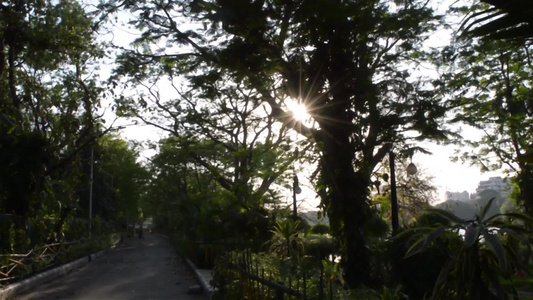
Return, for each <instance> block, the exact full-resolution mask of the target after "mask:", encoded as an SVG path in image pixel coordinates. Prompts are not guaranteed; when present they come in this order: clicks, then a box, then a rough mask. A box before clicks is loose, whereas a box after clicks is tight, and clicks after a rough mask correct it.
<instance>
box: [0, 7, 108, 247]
mask: <svg viewBox="0 0 533 300" xmlns="http://www.w3.org/2000/svg"><path fill="white" fill-rule="evenodd" d="M93 29H94V28H93V20H92V18H90V17H88V16H87V14H86V13H85V11H84V10H83V8H82V7H81V6H80V5H79V4H78V3H77V2H76V1H71V0H62V1H18V0H17V1H4V2H2V4H0V149H1V151H0V153H1V154H0V163H2V168H1V171H0V212H1V213H5V214H9V215H12V216H13V219H17V221H15V224H16V226H17V228H22V227H28V226H31V225H28V224H34V227H35V231H34V232H36V233H35V235H37V227H41V228H42V231H43V232H42V234H41V233H39V234H41V236H42V239H40V240H39V241H38V242H41V241H46V240H50V239H52V240H53V239H55V238H56V237H57V238H60V233H61V231H62V227H63V224H64V222H65V220H66V218H67V217H68V216H70V215H71V213H72V211H73V208H74V206H75V203H76V201H77V198H76V196H75V190H76V188H77V187H79V184H81V183H80V180H81V179H80V178H81V177H82V175H81V174H80V169H79V168H78V167H79V164H78V163H79V162H80V161H79V160H80V157H81V152H82V150H83V149H86V148H87V146H88V145H90V144H92V143H94V141H95V139H96V138H95V136H96V134H95V133H96V132H97V127H98V125H97V123H98V117H97V116H95V111H96V107H95V106H96V105H97V104H98V101H99V95H100V92H101V89H100V88H99V87H98V84H97V81H96V80H97V79H96V78H95V77H94V76H93V75H92V74H90V72H91V71H94V69H95V68H94V66H93V63H94V61H95V60H96V59H98V58H100V57H101V56H102V55H103V52H102V50H101V48H100V46H99V45H98V43H96V42H95V38H94V30H93ZM45 217H46V218H45ZM44 219H48V220H52V222H49V221H44ZM49 223H53V224H49ZM51 232H53V235H54V236H52V234H51ZM30 239H31V237H30ZM32 243H33V242H32Z"/></svg>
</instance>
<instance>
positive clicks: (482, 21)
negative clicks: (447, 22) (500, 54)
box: [464, 0, 533, 39]
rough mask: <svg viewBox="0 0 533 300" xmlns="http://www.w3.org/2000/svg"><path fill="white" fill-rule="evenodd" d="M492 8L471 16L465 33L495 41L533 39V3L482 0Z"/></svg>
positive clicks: (525, 0) (526, 1)
mask: <svg viewBox="0 0 533 300" xmlns="http://www.w3.org/2000/svg"><path fill="white" fill-rule="evenodd" d="M481 2H485V3H487V4H490V5H491V6H490V7H488V8H486V9H484V10H481V11H479V12H476V13H474V14H472V15H470V16H469V17H468V18H467V20H466V22H465V25H466V27H465V30H464V31H465V32H466V33H468V34H471V35H473V36H482V37H489V38H493V39H516V38H520V39H531V38H533V2H532V1H529V0H481Z"/></svg>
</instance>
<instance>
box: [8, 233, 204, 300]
mask: <svg viewBox="0 0 533 300" xmlns="http://www.w3.org/2000/svg"><path fill="white" fill-rule="evenodd" d="M192 285H196V282H195V280H194V277H193V276H192V274H191V272H190V271H189V270H188V269H187V267H186V266H185V265H184V264H183V263H182V261H181V260H180V259H178V258H177V257H176V255H175V252H174V251H173V249H172V246H171V245H170V242H169V241H168V239H167V238H166V237H165V236H162V235H158V234H145V237H144V239H138V238H137V239H130V240H126V241H125V242H124V243H122V244H121V245H120V246H119V247H117V248H115V249H113V250H110V251H109V252H108V253H107V254H105V255H104V256H102V257H100V258H98V259H96V260H94V261H93V262H91V263H90V264H89V265H87V266H85V267H83V268H81V269H78V270H74V271H72V272H71V273H70V274H68V275H67V276H66V277H63V278H59V279H56V280H54V281H52V282H50V283H48V284H45V285H43V286H41V287H39V288H38V289H35V290H33V291H30V292H27V293H25V294H23V295H20V296H17V297H16V298H15V299H21V300H23V299H24V300H25V299H54V300H55V299H73V300H74V299H176V300H204V299H205V297H204V296H203V295H201V294H200V295H190V294H187V291H188V288H189V287H190V286H192Z"/></svg>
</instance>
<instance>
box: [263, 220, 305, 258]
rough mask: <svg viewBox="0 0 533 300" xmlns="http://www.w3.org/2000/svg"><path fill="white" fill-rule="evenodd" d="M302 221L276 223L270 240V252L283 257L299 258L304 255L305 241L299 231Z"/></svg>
mask: <svg viewBox="0 0 533 300" xmlns="http://www.w3.org/2000/svg"><path fill="white" fill-rule="evenodd" d="M299 225H300V221H299V220H296V221H294V222H293V221H292V220H285V221H279V220H277V221H276V226H275V227H274V229H273V230H271V232H272V233H273V236H272V239H271V240H270V252H274V253H277V254H279V255H280V256H282V257H290V258H297V257H299V256H300V255H301V254H302V253H303V240H302V237H301V236H300V232H299V231H298V226H299Z"/></svg>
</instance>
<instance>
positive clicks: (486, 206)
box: [479, 198, 496, 220]
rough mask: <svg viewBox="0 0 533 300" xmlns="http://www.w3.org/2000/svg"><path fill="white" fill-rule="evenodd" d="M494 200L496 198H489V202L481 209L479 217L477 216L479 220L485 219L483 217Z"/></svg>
mask: <svg viewBox="0 0 533 300" xmlns="http://www.w3.org/2000/svg"><path fill="white" fill-rule="evenodd" d="M494 199H496V198H491V199H490V200H489V202H488V203H487V205H485V206H484V207H483V209H482V210H481V215H480V216H479V219H481V220H484V219H485V215H486V214H487V212H488V211H489V208H490V207H491V206H492V202H494Z"/></svg>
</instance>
